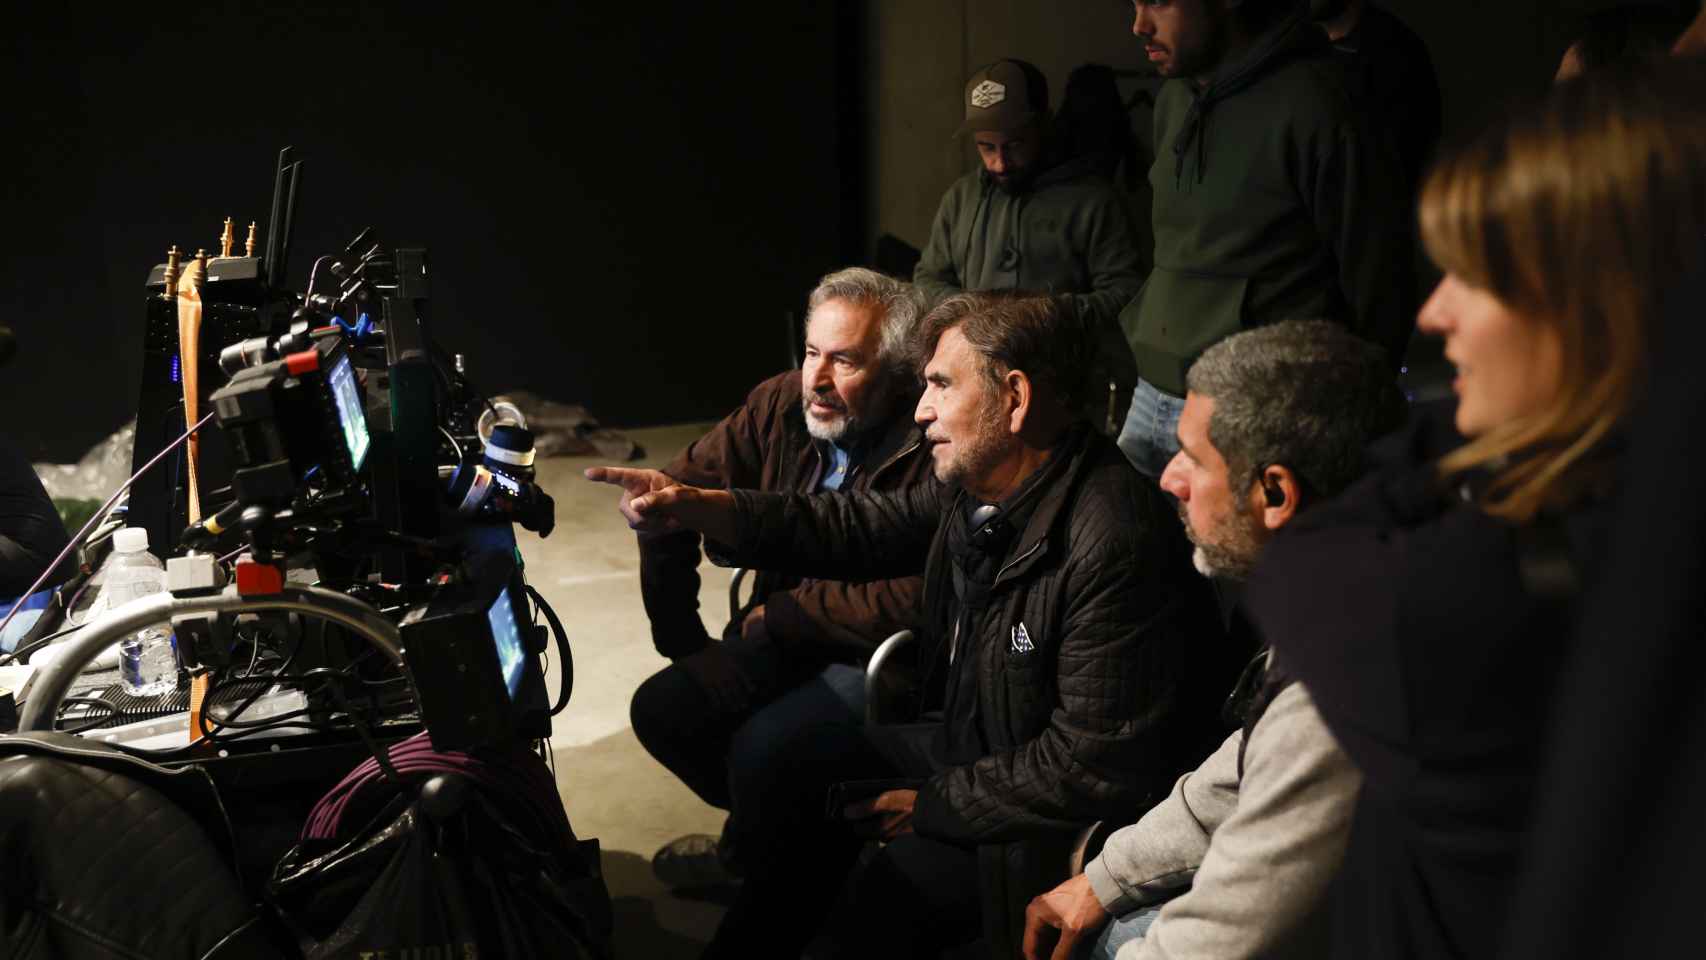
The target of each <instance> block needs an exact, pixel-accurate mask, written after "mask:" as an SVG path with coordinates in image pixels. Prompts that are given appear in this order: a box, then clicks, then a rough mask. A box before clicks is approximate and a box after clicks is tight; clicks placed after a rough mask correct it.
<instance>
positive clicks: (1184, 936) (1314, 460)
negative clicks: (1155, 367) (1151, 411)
mask: <svg viewBox="0 0 1706 960" xmlns="http://www.w3.org/2000/svg"><path fill="white" fill-rule="evenodd" d="M1186 387H1187V393H1186V396H1185V406H1184V410H1183V412H1182V414H1181V416H1180V419H1179V427H1178V433H1179V437H1178V439H1179V444H1180V451H1179V453H1178V454H1177V455H1175V456H1174V457H1173V459H1172V461H1171V462H1170V463H1168V465H1167V468H1166V471H1165V472H1164V473H1163V474H1162V476H1161V486H1162V488H1163V489H1165V490H1166V491H1167V492H1169V493H1171V494H1172V495H1173V496H1174V497H1175V498H1177V500H1178V508H1179V514H1180V516H1181V517H1182V518H1183V519H1184V522H1185V529H1186V533H1187V534H1188V535H1189V536H1190V538H1191V542H1192V543H1193V544H1194V545H1195V555H1194V559H1195V562H1196V567H1197V569H1198V570H1199V571H1200V572H1202V573H1203V574H1204V575H1206V576H1210V577H1215V578H1217V579H1218V580H1219V581H1220V583H1221V585H1222V587H1223V591H1224V592H1226V593H1228V594H1230V593H1232V592H1234V591H1235V590H1236V585H1237V583H1238V581H1241V580H1242V579H1244V578H1245V577H1246V576H1247V575H1248V573H1249V572H1250V570H1251V568H1252V567H1254V566H1255V563H1256V560H1257V558H1258V557H1259V556H1260V554H1261V552H1262V547H1263V545H1264V544H1265V543H1267V541H1268V540H1269V539H1270V538H1272V537H1273V536H1274V535H1275V534H1276V533H1278V532H1279V531H1280V530H1281V529H1282V528H1283V527H1285V525H1286V524H1288V523H1290V522H1291V521H1292V519H1293V518H1294V517H1296V516H1297V514H1298V512H1299V511H1301V510H1303V509H1306V508H1307V507H1308V506H1309V505H1310V504H1311V503H1314V502H1316V501H1318V500H1319V499H1321V498H1324V497H1331V496H1333V495H1334V494H1336V493H1337V492H1339V491H1340V490H1342V489H1344V488H1345V487H1346V486H1348V485H1349V484H1350V483H1351V481H1352V480H1354V479H1356V477H1357V476H1358V475H1359V474H1360V473H1361V472H1362V470H1363V467H1364V462H1363V449H1364V447H1366V446H1367V444H1368V443H1369V441H1371V440H1372V439H1374V438H1375V437H1376V436H1378V435H1380V434H1382V433H1385V432H1386V431H1387V430H1389V429H1391V428H1393V427H1395V426H1396V425H1397V424H1398V422H1399V420H1401V418H1402V416H1403V398H1402V396H1401V395H1400V394H1399V392H1398V389H1397V386H1396V385H1395V384H1394V383H1393V379H1392V375H1391V367H1390V364H1389V363H1388V361H1387V359H1386V354H1385V353H1384V352H1383V351H1382V350H1381V349H1380V348H1379V347H1376V346H1374V345H1373V344H1370V343H1366V342H1364V341H1361V340H1358V339H1357V338H1356V337H1354V336H1353V335H1351V334H1350V333H1349V332H1347V331H1346V330H1345V329H1344V328H1343V327H1341V326H1338V325H1336V324H1331V323H1325V322H1321V321H1311V322H1297V321H1294V322H1289V323H1282V324H1278V325H1275V326H1271V327H1263V328H1258V329H1256V330H1251V331H1248V332H1246V333H1241V334H1237V335H1235V336H1233V337H1230V338H1228V339H1226V340H1223V341H1221V342H1220V343H1219V344H1216V345H1215V346H1213V347H1211V348H1210V349H1209V350H1208V351H1207V352H1205V353H1204V354H1203V355H1202V357H1201V358H1200V359H1198V360H1197V361H1196V363H1195V365H1193V366H1192V367H1191V369H1190V372H1189V374H1188V376H1187V378H1186ZM1233 620H1234V621H1235V623H1234V624H1233V626H1232V629H1233V632H1235V633H1236V632H1238V631H1239V629H1240V628H1242V630H1244V631H1247V630H1248V627H1247V625H1243V624H1242V622H1241V618H1239V617H1237V616H1236V615H1234V616H1233ZM1239 694H1240V695H1239V696H1235V698H1234V700H1235V702H1241V703H1242V705H1243V714H1244V716H1243V729H1241V730H1239V731H1238V732H1236V733H1234V734H1232V735H1231V736H1229V737H1227V738H1226V741H1225V742H1224V743H1222V744H1221V746H1220V748H1219V749H1218V750H1216V751H1215V752H1214V753H1213V754H1212V755H1210V756H1209V758H1208V759H1207V760H1205V761H1203V763H1202V765H1201V766H1199V767H1198V768H1197V769H1196V770H1195V771H1193V772H1191V773H1188V774H1186V775H1185V776H1184V777H1182V778H1180V780H1179V782H1178V783H1177V784H1175V785H1174V787H1173V792H1172V793H1171V794H1170V795H1169V796H1168V797H1167V799H1166V800H1163V801H1162V802H1161V803H1160V804H1158V805H1157V806H1155V807H1154V808H1153V809H1151V810H1150V811H1149V812H1148V813H1146V814H1145V815H1144V816H1143V819H1141V820H1139V821H1138V822H1137V823H1136V824H1133V825H1132V826H1129V827H1126V828H1124V829H1122V830H1119V831H1117V832H1115V833H1114V834H1113V835H1111V836H1110V837H1109V838H1108V840H1107V843H1106V844H1105V845H1104V846H1103V848H1102V851H1101V853H1100V854H1099V855H1098V856H1097V857H1096V858H1095V859H1094V860H1092V861H1091V862H1090V863H1089V864H1087V865H1086V867H1085V870H1084V873H1083V874H1081V875H1079V876H1077V877H1074V878H1072V879H1071V880H1068V881H1067V882H1065V883H1063V884H1061V885H1060V886H1058V887H1056V888H1055V889H1054V890H1052V891H1050V892H1048V893H1045V894H1043V895H1042V896H1040V897H1037V898H1036V899H1035V900H1033V901H1032V902H1031V906H1030V908H1029V909H1028V910H1027V911H1026V928H1025V943H1024V951H1025V956H1026V957H1027V958H1028V960H1040V958H1042V957H1045V956H1052V957H1054V958H1056V960H1061V958H1065V957H1067V956H1069V955H1071V954H1072V951H1073V950H1074V948H1075V946H1076V945H1077V944H1078V943H1079V941H1080V940H1082V939H1084V938H1087V937H1093V938H1095V942H1094V945H1093V949H1092V950H1091V951H1090V952H1089V954H1088V955H1090V956H1094V957H1100V958H1112V957H1115V956H1117V957H1118V958H1119V960H1138V958H1143V960H1161V958H1184V957H1200V958H1205V960H1206V958H1214V960H1235V958H1244V957H1251V958H1253V957H1289V956H1298V957H1303V956H1319V955H1321V953H1322V950H1321V949H1320V947H1321V946H1322V945H1321V944H1319V943H1317V942H1316V940H1315V938H1316V937H1318V936H1319V935H1320V933H1321V930H1320V922H1321V917H1320V916H1319V915H1318V911H1317V910H1316V905H1317V903H1318V901H1319V899H1320V896H1321V894H1322V892H1323V890H1324V889H1325V887H1326V884H1327V882H1328V880H1330V879H1331V878H1332V876H1333V873H1334V871H1335V870H1336V869H1337V867H1338V863H1339V859H1340V857H1341V856H1342V855H1343V852H1344V842H1345V836H1346V832H1347V830H1348V828H1349V826H1350V818H1351V811H1352V810H1353V809H1354V808H1355V805H1356V804H1355V800H1356V794H1357V790H1358V788H1359V786H1360V784H1361V777H1360V775H1359V774H1358V773H1357V771H1356V769H1355V768H1354V767H1353V766H1352V765H1351V763H1350V761H1349V760H1348V759H1347V758H1346V757H1345V755H1344V754H1343V753H1341V752H1340V751H1339V748H1338V745H1337V744H1336V743H1335V742H1334V741H1333V738H1332V736H1331V735H1330V734H1329V733H1328V732H1327V728H1326V726H1325V725H1324V724H1323V723H1322V722H1321V717H1320V715H1319V714H1318V713H1317V712H1316V710H1315V706H1314V703H1313V702H1312V701H1311V700H1310V698H1309V692H1308V691H1307V690H1305V689H1304V688H1303V687H1302V686H1301V685H1300V684H1297V683H1294V682H1291V681H1290V680H1289V679H1288V678H1287V677H1286V676H1285V674H1284V671H1283V669H1281V667H1280V666H1278V665H1275V664H1274V663H1273V662H1272V658H1271V656H1270V655H1269V652H1268V651H1266V650H1264V651H1262V652H1261V653H1260V654H1258V655H1257V658H1256V660H1255V661H1254V662H1253V663H1252V665H1251V669H1250V670H1248V671H1246V677H1245V681H1244V682H1241V683H1240V690H1239ZM1110 921H1111V922H1110ZM1053 931H1059V938H1058V940H1057V941H1056V942H1055V944H1054V947H1053V950H1052V953H1050V952H1049V947H1048V946H1047V944H1046V941H1047V940H1048V939H1049V937H1050V935H1051V933H1052V932H1053Z"/></svg>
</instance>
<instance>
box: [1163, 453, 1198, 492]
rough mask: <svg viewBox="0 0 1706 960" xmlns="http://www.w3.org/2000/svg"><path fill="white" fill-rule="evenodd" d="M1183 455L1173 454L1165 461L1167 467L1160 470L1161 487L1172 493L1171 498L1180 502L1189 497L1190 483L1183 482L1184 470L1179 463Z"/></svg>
mask: <svg viewBox="0 0 1706 960" xmlns="http://www.w3.org/2000/svg"><path fill="white" fill-rule="evenodd" d="M1183 456H1184V454H1183V453H1175V454H1173V459H1171V460H1169V461H1167V468H1166V469H1165V470H1162V471H1161V489H1162V490H1165V491H1167V492H1168V493H1170V494H1172V495H1173V499H1175V500H1178V501H1179V502H1180V503H1184V502H1185V501H1186V500H1189V499H1190V498H1191V497H1190V493H1191V485H1190V484H1188V483H1186V482H1185V476H1184V473H1185V471H1184V468H1183V467H1182V466H1181V465H1180V463H1179V458H1180V457H1183Z"/></svg>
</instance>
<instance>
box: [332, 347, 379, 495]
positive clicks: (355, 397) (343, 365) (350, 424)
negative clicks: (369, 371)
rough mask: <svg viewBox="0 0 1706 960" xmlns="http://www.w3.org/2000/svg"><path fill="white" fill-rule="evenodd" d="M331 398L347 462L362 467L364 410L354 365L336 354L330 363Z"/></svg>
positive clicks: (365, 417)
mask: <svg viewBox="0 0 1706 960" xmlns="http://www.w3.org/2000/svg"><path fill="white" fill-rule="evenodd" d="M327 379H328V380H330V381H331V384H332V401H333V402H334V403H336V404H337V406H338V424H339V425H340V426H342V427H343V434H344V446H345V447H347V448H349V459H350V465H351V466H352V467H354V468H355V469H357V470H360V469H361V462H362V460H363V459H365V458H366V457H367V447H368V444H369V442H370V441H369V438H368V435H367V409H366V407H365V406H364V405H363V404H362V402H361V387H360V385H359V384H357V383H356V381H355V368H354V367H353V366H351V365H350V362H349V357H339V358H338V360H337V362H336V363H334V364H333V365H332V375H331V376H330V377H328V378H327Z"/></svg>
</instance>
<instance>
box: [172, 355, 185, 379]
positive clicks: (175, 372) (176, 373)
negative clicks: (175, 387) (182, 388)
mask: <svg viewBox="0 0 1706 960" xmlns="http://www.w3.org/2000/svg"><path fill="white" fill-rule="evenodd" d="M182 374H183V371H182V369H181V367H180V366H179V360H178V355H177V354H175V353H174V354H172V382H173V383H180V382H182V381H181V379H180V378H181V376H182Z"/></svg>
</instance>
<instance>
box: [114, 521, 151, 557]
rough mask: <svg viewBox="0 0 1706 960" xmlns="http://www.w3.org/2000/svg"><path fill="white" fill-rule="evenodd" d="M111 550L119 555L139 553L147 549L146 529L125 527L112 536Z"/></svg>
mask: <svg viewBox="0 0 1706 960" xmlns="http://www.w3.org/2000/svg"><path fill="white" fill-rule="evenodd" d="M113 549H114V550H117V551H118V552H119V553H140V552H142V551H144V550H147V549H148V528H146V527H125V528H124V529H122V530H119V531H117V532H116V533H114V534H113Z"/></svg>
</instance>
